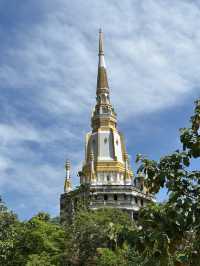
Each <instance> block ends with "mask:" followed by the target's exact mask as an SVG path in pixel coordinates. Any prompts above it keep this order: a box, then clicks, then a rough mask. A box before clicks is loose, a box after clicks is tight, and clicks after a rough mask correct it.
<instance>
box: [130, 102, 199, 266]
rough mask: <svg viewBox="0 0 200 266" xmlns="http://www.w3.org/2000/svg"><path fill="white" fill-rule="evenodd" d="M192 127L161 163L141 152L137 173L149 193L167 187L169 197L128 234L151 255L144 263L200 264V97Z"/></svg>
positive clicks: (150, 209) (143, 214) (143, 215)
mask: <svg viewBox="0 0 200 266" xmlns="http://www.w3.org/2000/svg"><path fill="white" fill-rule="evenodd" d="M195 104H196V105H195V111H194V115H193V116H192V117H191V126H190V127H189V128H183V129H181V130H180V141H181V143H182V146H183V147H182V149H181V150H176V151H175V152H173V153H172V154H170V155H167V156H164V157H162V158H161V159H160V160H159V161H158V162H156V161H154V160H149V159H147V158H146V157H144V156H142V155H138V156H137V159H136V161H137V162H138V163H139V164H140V166H139V168H138V174H140V176H143V179H144V181H145V185H146V187H147V188H148V191H149V192H150V193H157V192H158V191H159V190H160V188H161V187H166V188H167V190H168V194H169V199H168V201H167V202H166V203H164V204H151V205H149V206H147V207H146V208H143V209H142V210H141V212H140V215H139V221H138V226H139V227H138V228H139V229H141V230H136V231H135V232H131V233H130V235H131V237H130V235H129V236H128V238H129V240H130V242H129V243H131V245H133V246H135V247H137V250H138V251H140V252H141V254H143V256H145V257H148V258H149V259H148V261H147V263H146V264H145V265H187V266H189V265H200V263H199V257H200V237H199V235H200V234H199V233H200V216H199V213H200V171H198V170H191V168H190V165H191V161H192V160H194V159H197V158H199V157H200V99H199V100H197V101H196V102H195Z"/></svg>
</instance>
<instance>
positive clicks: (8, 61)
mask: <svg viewBox="0 0 200 266" xmlns="http://www.w3.org/2000/svg"><path fill="white" fill-rule="evenodd" d="M100 26H101V27H102V28H103V31H104V33H105V53H106V63H107V68H108V77H109V84H110V89H111V101H112V103H113V105H114V107H115V110H116V112H117V114H118V127H119V129H120V130H121V131H122V132H123V133H124V135H125V139H126V143H127V148H128V152H129V154H130V156H131V162H132V167H133V169H134V170H135V169H136V165H135V163H134V159H135V155H136V154H137V153H143V154H146V155H148V156H149V157H150V158H153V159H158V158H159V157H160V156H161V155H164V154H167V153H170V152H172V151H174V150H176V149H177V148H178V147H179V145H180V144H179V139H178V129H179V128H180V127H184V126H187V125H188V118H189V117H190V115H191V114H192V111H193V102H194V100H195V99H196V98H197V97H199V92H200V75H199V73H200V64H199V62H200V51H199V47H200V4H199V3H198V1H178V0H177V1H170V0H169V1H162V0H160V1H159V0H155V1H153V0H134V1H132V0H124V1H117V0H116V1H115V0H110V1H105V0H101V1H92V0H85V1H81V0H75V1H66V0H48V1H47V0H43V1H40V0H26V1H18V0H12V1H7V0H0V40H1V41H0V51H1V56H0V90H1V93H0V112H1V116H0V139H1V145H0V195H2V196H3V199H4V201H5V202H6V203H7V205H8V207H9V208H10V209H12V210H14V211H15V212H17V213H18V214H19V217H20V218H21V219H27V218H29V217H31V216H32V215H33V214H35V213H37V212H38V211H41V210H44V211H48V212H50V213H51V214H52V215H57V214H58V212H59V195H60V193H61V192H62V191H63V182H64V176H65V171H64V162H65V159H66V158H69V159H70V160H71V161H72V166H73V182H74V184H76V185H77V184H78V177H77V175H76V172H77V170H78V169H80V167H81V164H82V161H83V156H84V139H85V133H86V132H88V131H89V130H90V116H91V111H92V108H93V106H94V104H95V89H96V75H97V48H98V29H99V27H100ZM198 164H199V162H197V161H195V162H194V166H196V167H198ZM163 197H164V193H160V195H159V199H163Z"/></svg>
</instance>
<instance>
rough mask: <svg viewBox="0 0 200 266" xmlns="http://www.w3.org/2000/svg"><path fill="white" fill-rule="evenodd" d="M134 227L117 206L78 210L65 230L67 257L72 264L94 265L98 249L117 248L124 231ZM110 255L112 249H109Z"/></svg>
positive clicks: (120, 243)
mask: <svg viewBox="0 0 200 266" xmlns="http://www.w3.org/2000/svg"><path fill="white" fill-rule="evenodd" d="M131 227H134V224H133V223H132V222H131V220H130V218H129V217H128V215H127V214H126V213H123V212H121V211H119V210H116V209H101V210H97V211H89V210H83V211H79V212H78V213H77V214H76V216H75V219H74V221H73V223H72V225H70V226H69V227H68V228H67V229H66V230H67V239H66V245H67V246H66V260H67V261H68V264H69V265H80V264H81V265H94V264H93V263H94V261H95V260H96V257H97V256H98V254H99V253H98V252H97V250H99V251H100V250H101V249H100V248H109V249H110V250H115V249H116V248H117V247H120V246H121V245H122V243H123V241H124V240H123V238H122V232H123V231H124V230H128V228H131ZM110 256H111V253H110Z"/></svg>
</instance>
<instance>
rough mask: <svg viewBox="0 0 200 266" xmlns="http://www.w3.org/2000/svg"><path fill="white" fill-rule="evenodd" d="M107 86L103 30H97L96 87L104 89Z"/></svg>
mask: <svg viewBox="0 0 200 266" xmlns="http://www.w3.org/2000/svg"><path fill="white" fill-rule="evenodd" d="M104 88H107V89H108V88H109V87H108V79H107V74H106V64H105V58H104V45H103V32H102V30H101V29H100V30H99V65H98V76H97V89H104Z"/></svg>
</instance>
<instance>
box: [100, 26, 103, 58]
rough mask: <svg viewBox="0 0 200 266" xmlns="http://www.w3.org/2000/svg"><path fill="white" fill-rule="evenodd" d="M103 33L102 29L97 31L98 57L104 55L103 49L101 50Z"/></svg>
mask: <svg viewBox="0 0 200 266" xmlns="http://www.w3.org/2000/svg"><path fill="white" fill-rule="evenodd" d="M103 48H104V47H103V32H102V29H101V28H100V29H99V56H100V55H104V49H103Z"/></svg>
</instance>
